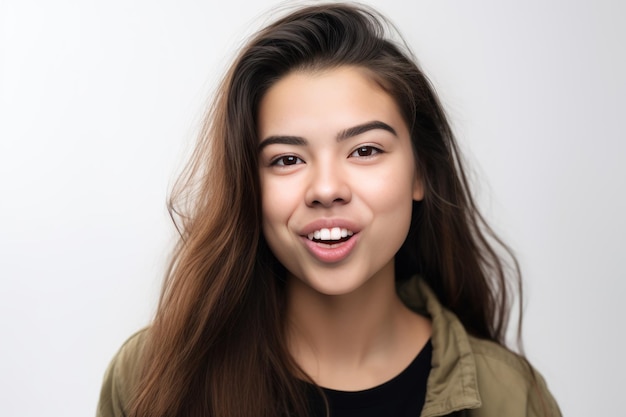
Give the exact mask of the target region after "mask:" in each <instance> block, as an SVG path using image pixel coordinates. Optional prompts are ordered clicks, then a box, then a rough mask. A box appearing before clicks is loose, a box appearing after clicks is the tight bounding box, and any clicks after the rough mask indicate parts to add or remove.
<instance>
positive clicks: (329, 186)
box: [305, 164, 352, 207]
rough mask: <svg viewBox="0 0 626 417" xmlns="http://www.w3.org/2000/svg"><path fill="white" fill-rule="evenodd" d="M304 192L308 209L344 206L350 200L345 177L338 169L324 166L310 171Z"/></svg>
mask: <svg viewBox="0 0 626 417" xmlns="http://www.w3.org/2000/svg"><path fill="white" fill-rule="evenodd" d="M309 175H310V177H309V186H308V189H307V192H306V196H305V198H306V203H307V205H308V206H310V207H315V206H322V207H331V206H333V205H336V204H346V203H348V202H350V200H351V199H352V191H351V188H350V185H349V182H348V180H347V178H346V175H345V174H344V173H343V172H342V171H341V169H340V168H338V167H333V166H331V164H324V166H319V167H317V169H312V170H311V172H310V174H309Z"/></svg>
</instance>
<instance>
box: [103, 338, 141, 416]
mask: <svg viewBox="0 0 626 417" xmlns="http://www.w3.org/2000/svg"><path fill="white" fill-rule="evenodd" d="M147 333H148V331H147V329H143V330H140V331H138V332H137V333H135V334H133V335H132V336H131V337H130V338H128V340H126V342H124V344H123V345H122V347H121V348H120V349H119V350H118V352H117V353H116V355H115V356H114V357H113V359H112V360H111V363H110V364H109V367H108V368H107V370H106V373H105V375H104V381H103V383H102V389H101V391H100V400H99V401H98V411H97V414H96V415H97V417H122V416H126V415H127V412H128V410H127V408H128V404H129V401H130V398H131V394H132V392H133V390H134V388H135V387H136V386H137V384H138V382H139V377H140V373H141V370H140V367H141V358H142V357H143V350H144V345H145V341H146V337H147Z"/></svg>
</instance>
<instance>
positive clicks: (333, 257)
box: [303, 234, 357, 263]
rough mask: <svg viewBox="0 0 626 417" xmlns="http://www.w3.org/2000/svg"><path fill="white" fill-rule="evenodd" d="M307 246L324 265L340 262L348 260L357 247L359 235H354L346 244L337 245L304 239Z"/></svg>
mask: <svg viewBox="0 0 626 417" xmlns="http://www.w3.org/2000/svg"><path fill="white" fill-rule="evenodd" d="M303 239H304V241H305V244H306V247H307V248H308V249H309V252H311V254H313V256H315V258H317V259H318V260H319V261H321V262H324V263H334V262H340V261H343V260H344V259H346V258H347V257H348V256H349V255H350V253H352V250H353V249H354V247H355V246H356V243H357V235H356V234H354V235H352V237H351V238H350V239H348V240H346V241H345V242H341V243H336V244H334V245H332V246H331V245H326V244H322V243H317V242H313V241H312V240H309V239H308V238H306V237H304V238H303Z"/></svg>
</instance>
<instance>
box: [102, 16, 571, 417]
mask: <svg viewBox="0 0 626 417" xmlns="http://www.w3.org/2000/svg"><path fill="white" fill-rule="evenodd" d="M388 26H389V25H387V24H386V23H385V21H384V19H382V18H381V17H380V16H378V15H377V14H375V13H374V12H373V11H371V10H369V9H366V8H363V7H360V6H354V5H343V4H331V5H317V6H311V7H306V8H301V9H298V10H296V11H294V12H292V13H291V14H289V15H288V16H286V17H283V18H281V19H280V20H278V21H276V22H275V23H273V24H271V25H269V26H267V27H266V28H264V29H262V30H261V31H260V32H259V33H257V34H256V35H255V36H254V37H253V38H252V40H251V41H250V42H249V43H248V45H247V46H246V47H245V48H244V49H243V51H242V52H241V53H240V55H239V56H238V57H237V59H236V60H235V62H234V64H233V65H232V67H231V69H230V71H229V72H228V74H227V75H226V77H225V79H224V81H223V83H222V85H221V88H220V90H219V92H218V94H217V97H216V99H215V103H214V105H213V107H212V108H211V110H210V112H209V114H208V116H207V119H206V123H205V126H204V129H203V132H202V134H201V137H200V141H199V143H198V146H197V149H196V151H195V153H194V155H193V158H192V161H191V163H190V165H189V169H188V171H187V175H186V176H185V177H184V179H183V181H182V182H181V183H180V184H181V187H179V192H178V194H176V195H175V196H174V197H175V198H174V199H173V203H172V206H171V209H172V211H174V212H175V213H176V214H177V215H179V218H180V223H179V229H180V233H181V239H180V243H179V245H178V247H177V249H176V251H175V253H174V257H173V261H172V263H171V267H170V270H169V273H168V276H167V280H166V282H165V286H164V290H163V294H162V297H161V300H160V304H159V308H158V311H157V314H156V317H155V319H154V322H153V323H152V325H151V326H150V327H149V328H148V329H146V330H143V331H141V332H139V333H138V334H136V335H134V336H133V337H131V338H130V339H129V341H128V342H127V343H126V344H125V345H124V346H123V347H122V349H121V350H120V352H119V353H118V354H117V356H116V357H115V358H114V360H113V362H112V363H111V365H110V367H109V370H108V371H107V374H106V377H105V382H104V385H103V388H102V393H101V398H100V403H99V407H98V415H99V416H102V417H112V416H116V417H117V416H134V417H139V416H141V417H148V416H154V417H156V416H216V417H217V416H229V417H231V416H307V415H308V416H325V415H330V416H333V417H339V416H355V415H358V416H419V415H421V416H424V417H426V416H442V415H468V416H508V417H510V416H529V415H530V416H557V415H560V413H559V410H558V407H557V405H556V403H555V401H554V399H553V398H552V396H551V395H550V394H549V392H548V391H547V389H546V386H545V384H544V382H543V379H542V378H541V376H539V375H538V374H537V373H536V372H535V371H533V369H532V368H531V367H530V365H529V364H528V363H527V362H526V361H525V360H524V359H523V358H522V357H520V356H518V355H516V354H514V353H512V352H511V351H509V350H508V349H507V348H506V347H505V346H504V335H505V330H506V325H507V319H508V312H509V309H510V307H509V294H508V292H507V278H506V271H507V268H506V264H505V261H504V260H503V259H501V257H500V256H499V254H498V252H497V250H496V248H494V247H493V246H492V244H493V243H495V244H498V246H500V247H502V248H505V249H506V247H504V246H503V245H502V244H501V243H500V241H499V240H498V239H497V237H495V236H494V235H493V233H492V232H491V230H490V229H489V228H488V226H487V225H486V224H485V222H484V220H483V218H482V217H481V215H480V214H479V212H478V210H477V208H476V205H475V203H474V201H473V200H472V197H471V195H470V193H469V190H468V183H467V180H466V177H465V174H464V171H463V168H462V165H461V160H460V157H459V154H458V151H457V146H456V144H455V141H454V138H453V135H452V132H451V129H450V126H449V124H448V122H447V121H446V117H445V115H444V112H443V110H442V108H441V106H440V104H439V101H438V99H437V97H436V95H435V93H434V91H433V89H432V87H431V85H430V84H429V82H428V80H427V79H426V77H425V76H424V74H423V73H422V72H421V71H420V69H419V68H418V66H417V65H416V63H415V60H414V59H413V58H412V57H411V55H410V54H409V53H408V52H407V51H406V50H404V48H403V47H402V46H401V45H400V44H398V43H397V42H394V41H392V40H391V39H390V35H389V34H388V33H387V30H388ZM512 261H513V264H514V265H515V261H514V258H512ZM515 271H516V269H515V268H514V272H515ZM513 275H514V278H515V279H518V277H519V274H517V273H514V274H513Z"/></svg>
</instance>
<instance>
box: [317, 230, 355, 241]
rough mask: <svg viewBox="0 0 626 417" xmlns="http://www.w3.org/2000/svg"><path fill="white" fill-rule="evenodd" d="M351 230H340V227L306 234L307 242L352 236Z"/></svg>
mask: <svg viewBox="0 0 626 417" xmlns="http://www.w3.org/2000/svg"><path fill="white" fill-rule="evenodd" d="M353 234H354V233H352V231H351V230H348V229H342V228H341V227H333V228H332V229H319V230H316V231H314V232H313V233H309V234H308V236H307V237H308V238H309V240H313V239H315V240H339V239H342V238H344V237H348V236H352V235H353Z"/></svg>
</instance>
